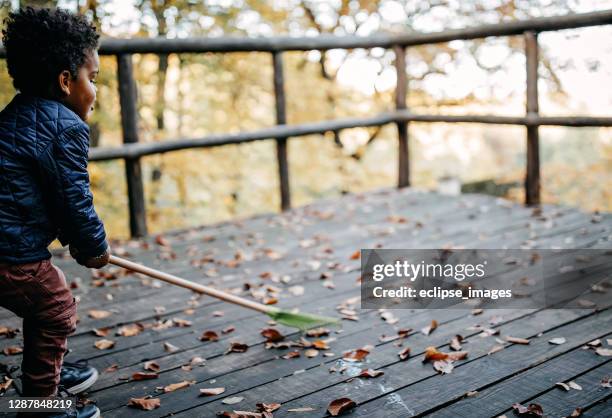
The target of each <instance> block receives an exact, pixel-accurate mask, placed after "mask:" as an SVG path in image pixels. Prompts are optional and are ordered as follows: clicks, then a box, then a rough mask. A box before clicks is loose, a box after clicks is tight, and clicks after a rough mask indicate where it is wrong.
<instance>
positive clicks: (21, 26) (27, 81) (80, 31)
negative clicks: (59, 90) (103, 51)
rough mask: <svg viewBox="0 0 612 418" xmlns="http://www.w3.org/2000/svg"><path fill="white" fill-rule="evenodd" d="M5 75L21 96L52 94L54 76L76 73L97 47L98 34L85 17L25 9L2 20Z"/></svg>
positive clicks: (51, 10)
mask: <svg viewBox="0 0 612 418" xmlns="http://www.w3.org/2000/svg"><path fill="white" fill-rule="evenodd" d="M4 25H5V28H4V29H3V30H2V42H3V43H4V47H5V49H6V61H7V66H8V72H9V74H10V76H11V78H12V79H13V85H14V86H15V88H16V89H17V90H19V91H20V92H22V93H29V94H35V95H41V96H45V95H48V94H53V93H52V92H53V91H54V90H53V89H54V87H55V86H56V85H57V81H56V80H57V77H58V75H59V74H60V73H61V72H62V71H64V70H68V71H70V74H71V75H72V77H73V78H76V76H77V71H78V69H79V67H81V66H82V65H83V64H84V63H85V60H86V58H87V54H88V53H90V52H91V51H94V50H96V49H97V47H98V39H99V37H100V35H99V34H98V33H97V32H96V28H95V27H94V26H93V25H92V24H90V23H89V22H88V21H87V19H86V18H85V16H83V15H75V14H72V13H70V12H68V11H66V10H62V9H39V8H32V7H27V8H24V9H20V10H19V11H17V12H12V13H9V15H8V17H7V18H6V19H5V20H4Z"/></svg>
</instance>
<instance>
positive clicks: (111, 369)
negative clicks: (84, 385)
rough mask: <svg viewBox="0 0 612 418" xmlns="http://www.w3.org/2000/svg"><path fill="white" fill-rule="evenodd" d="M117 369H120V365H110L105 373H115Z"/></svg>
mask: <svg viewBox="0 0 612 418" xmlns="http://www.w3.org/2000/svg"><path fill="white" fill-rule="evenodd" d="M117 370H119V365H118V364H113V365H112V366H108V367H107V368H106V369H104V373H114V372H116V371H117Z"/></svg>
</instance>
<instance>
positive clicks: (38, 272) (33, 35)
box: [0, 8, 109, 418]
mask: <svg viewBox="0 0 612 418" xmlns="http://www.w3.org/2000/svg"><path fill="white" fill-rule="evenodd" d="M4 23H5V25H6V26H5V29H4V30H3V31H2V35H3V44H4V47H5V48H6V60H7V65H8V71H9V74H10V76H11V78H12V79H13V85H14V86H15V88H16V89H17V90H18V94H17V95H16V96H15V97H14V98H13V100H12V101H11V103H10V104H9V105H8V106H7V107H6V108H5V109H4V110H2V112H0V306H3V307H4V308H7V309H9V310H11V311H12V312H14V313H15V314H17V315H18V316H20V317H22V318H23V338H24V350H23V361H22V366H21V369H22V388H23V390H22V394H23V396H53V395H56V394H57V392H58V386H62V387H63V388H64V389H65V390H67V391H68V392H70V393H73V394H75V393H79V392H82V391H84V390H85V389H87V388H89V387H90V386H91V385H93V383H94V382H95V381H96V379H97V375H98V373H97V371H96V370H95V369H94V368H93V367H90V366H87V365H86V364H83V363H68V362H63V357H64V353H65V351H66V339H67V336H68V335H69V334H71V333H72V332H74V330H75V326H76V303H75V300H74V298H73V296H72V294H71V292H70V289H69V288H68V286H67V284H66V279H65V277H64V274H63V273H62V271H61V270H60V269H58V268H57V267H56V266H55V265H53V264H52V263H51V261H50V258H51V253H50V252H49V251H48V250H47V247H48V246H49V244H50V243H51V242H52V241H53V240H54V239H56V238H59V240H60V242H61V243H62V245H66V244H69V245H70V253H71V255H72V256H73V257H74V258H75V259H76V261H77V262H78V263H79V264H81V265H84V266H87V267H89V268H100V267H103V266H104V265H106V264H107V263H108V259H109V250H108V245H107V243H106V234H105V231H104V225H103V224H102V222H101V221H100V219H99V218H98V215H97V214H96V212H95V210H94V205H93V197H92V194H91V191H90V189H89V176H88V173H87V153H88V148H89V130H88V127H87V125H86V124H85V121H86V120H87V118H88V116H89V115H90V113H91V111H92V110H93V104H94V101H95V99H96V87H95V84H94V83H95V78H96V75H97V74H98V66H99V60H98V54H97V51H96V49H97V45H98V38H99V35H98V34H97V33H96V29H95V28H94V27H93V26H92V25H91V24H89V23H88V22H87V20H86V19H85V18H84V17H83V16H78V15H73V14H70V13H69V12H67V11H63V10H50V9H33V8H26V9H22V10H19V11H18V12H14V13H11V14H10V15H9V17H8V18H7V19H6V20H5V22H4ZM56 415H57V414H56ZM56 415H53V416H56ZM36 416H39V415H36ZM57 416H62V414H59V415H57ZM64 416H66V415H65V414H64ZM76 416H78V417H81V418H84V417H86V418H92V417H98V416H99V410H98V408H96V407H95V406H94V405H91V404H90V405H86V406H84V407H82V408H80V409H79V410H78V411H77V415H76Z"/></svg>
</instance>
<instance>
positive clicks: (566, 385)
mask: <svg viewBox="0 0 612 418" xmlns="http://www.w3.org/2000/svg"><path fill="white" fill-rule="evenodd" d="M555 386H559V387H560V388H563V389H565V391H566V392H567V391H569V390H570V387H569V385H568V384H567V383H563V382H557V383H555Z"/></svg>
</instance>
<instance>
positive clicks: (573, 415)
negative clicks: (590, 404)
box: [570, 407, 582, 418]
mask: <svg viewBox="0 0 612 418" xmlns="http://www.w3.org/2000/svg"><path fill="white" fill-rule="evenodd" d="M580 416H582V408H580V407H578V408H576V409H574V410H573V411H572V413H571V414H570V418H576V417H580Z"/></svg>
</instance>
